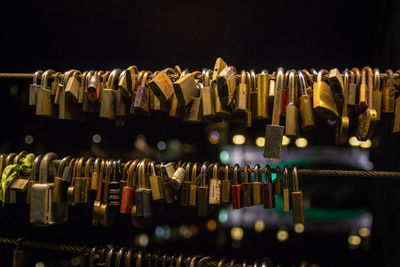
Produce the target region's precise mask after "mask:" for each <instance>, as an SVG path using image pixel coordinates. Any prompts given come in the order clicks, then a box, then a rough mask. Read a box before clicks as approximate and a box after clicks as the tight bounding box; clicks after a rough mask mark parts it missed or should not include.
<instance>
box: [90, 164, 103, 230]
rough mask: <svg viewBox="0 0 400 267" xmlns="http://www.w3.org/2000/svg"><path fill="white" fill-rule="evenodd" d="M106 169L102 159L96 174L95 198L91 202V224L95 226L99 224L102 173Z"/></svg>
mask: <svg viewBox="0 0 400 267" xmlns="http://www.w3.org/2000/svg"><path fill="white" fill-rule="evenodd" d="M105 169H106V161H105V160H104V159H103V160H101V163H100V168H99V174H98V179H97V181H98V185H97V186H96V188H97V191H96V199H95V201H94V202H93V217H92V225H95V226H97V225H98V224H99V216H100V206H101V203H102V193H103V190H104V189H103V175H104V171H105Z"/></svg>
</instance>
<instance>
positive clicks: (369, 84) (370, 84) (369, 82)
mask: <svg viewBox="0 0 400 267" xmlns="http://www.w3.org/2000/svg"><path fill="white" fill-rule="evenodd" d="M367 72H368V80H366V79H367ZM361 74H362V81H361V82H362V83H367V88H368V89H367V90H368V91H367V92H368V108H372V87H373V77H372V69H371V68H370V67H368V66H366V67H364V68H362V70H361ZM360 90H361V87H360Z"/></svg>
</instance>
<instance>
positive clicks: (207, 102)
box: [200, 70, 216, 120]
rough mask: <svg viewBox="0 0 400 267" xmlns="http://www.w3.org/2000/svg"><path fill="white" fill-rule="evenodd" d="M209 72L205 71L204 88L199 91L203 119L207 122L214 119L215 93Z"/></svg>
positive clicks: (210, 72)
mask: <svg viewBox="0 0 400 267" xmlns="http://www.w3.org/2000/svg"><path fill="white" fill-rule="evenodd" d="M211 74H212V71H211V70H207V71H206V73H205V75H204V87H203V88H202V89H201V92H200V94H201V98H202V102H203V117H204V118H205V119H207V120H213V119H215V117H216V113H215V92H214V87H213V86H212V84H211V81H210V78H211V77H210V76H211Z"/></svg>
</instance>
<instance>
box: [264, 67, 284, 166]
mask: <svg viewBox="0 0 400 267" xmlns="http://www.w3.org/2000/svg"><path fill="white" fill-rule="evenodd" d="M277 73H278V74H277V86H276V93H275V98H274V109H273V112H272V120H271V124H268V125H267V127H266V129H265V145H264V157H265V158H278V159H279V158H280V157H281V151H282V138H283V131H284V127H283V126H280V125H279V124H280V117H281V105H282V89H283V79H284V70H283V68H278V71H277Z"/></svg>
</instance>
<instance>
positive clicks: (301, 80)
mask: <svg viewBox="0 0 400 267" xmlns="http://www.w3.org/2000/svg"><path fill="white" fill-rule="evenodd" d="M297 75H298V76H299V84H300V86H299V92H300V96H303V95H307V85H306V81H305V79H304V75H303V72H302V71H301V70H298V71H297Z"/></svg>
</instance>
